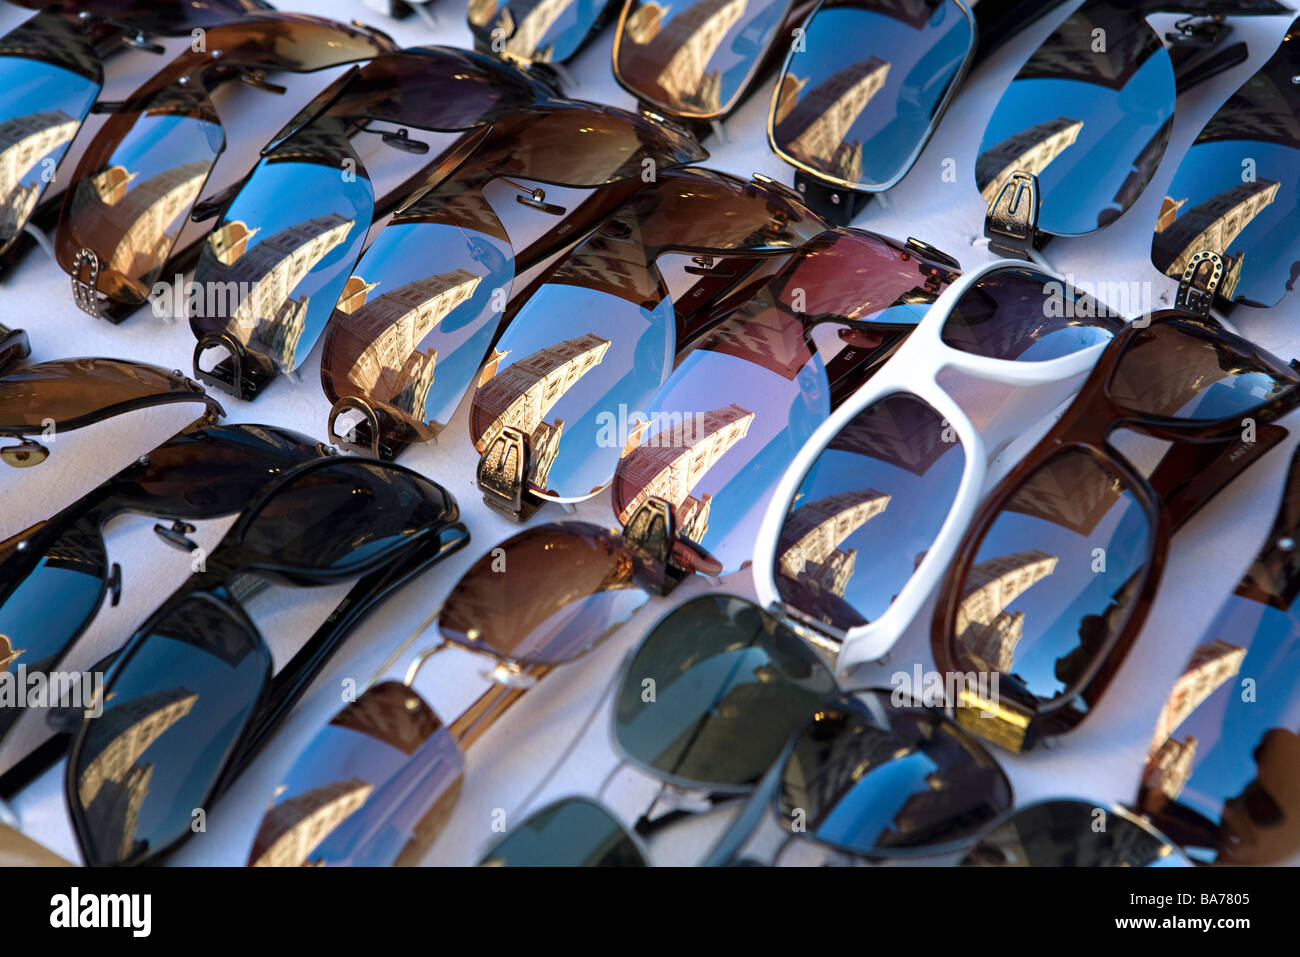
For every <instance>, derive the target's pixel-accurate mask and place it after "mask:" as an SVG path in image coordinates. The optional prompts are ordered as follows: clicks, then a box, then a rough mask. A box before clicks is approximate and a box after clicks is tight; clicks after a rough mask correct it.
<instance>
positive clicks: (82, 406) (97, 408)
mask: <svg viewBox="0 0 1300 957" xmlns="http://www.w3.org/2000/svg"><path fill="white" fill-rule="evenodd" d="M30 351H31V350H30V346H29V345H28V342H27V334H26V333H25V332H23V331H22V330H21V329H17V330H15V329H9V328H8V327H6V326H2V325H0V436H2V437H10V438H15V439H17V440H18V442H17V443H16V444H14V445H6V446H4V447H0V461H3V462H4V463H5V464H6V465H10V466H13V467H15V468H30V467H31V466H34V465H39V464H40V463H41V462H44V461H45V459H46V458H47V457H48V456H49V449H48V448H47V447H46V446H44V445H42V444H41V443H40V442H39V441H37V439H36V438H33V436H42V435H50V434H56V435H57V434H58V433H59V432H70V431H72V430H73V429H80V428H83V427H84V426H87V425H94V424H95V423H96V422H102V421H103V420H104V419H108V418H112V417H113V416H115V415H124V414H126V413H127V412H134V411H136V410H138V409H147V408H151V407H153V406H159V405H168V404H171V403H174V402H197V403H200V404H201V405H202V406H203V408H204V411H203V414H202V415H201V416H200V417H199V419H198V420H197V422H196V424H201V425H212V424H213V423H215V422H216V421H217V420H218V419H220V418H221V417H222V416H223V415H225V414H226V413H225V410H224V409H223V408H222V407H221V405H220V404H219V403H218V402H217V401H216V400H215V399H213V398H211V397H210V396H207V395H205V394H204V392H203V386H201V385H199V384H198V383H197V382H193V381H191V380H189V379H187V378H185V376H183V375H182V374H181V373H180V372H179V371H175V370H173V371H170V372H169V371H168V370H166V369H161V368H159V367H158V366H151V365H146V364H145V363H142V362H128V361H126V360H124V359H90V358H82V359H56V360H53V361H50V362H37V363H33V364H32V365H28V366H17V363H19V362H20V361H21V360H22V359H24V358H26V357H27V356H28V355H29V354H30Z"/></svg>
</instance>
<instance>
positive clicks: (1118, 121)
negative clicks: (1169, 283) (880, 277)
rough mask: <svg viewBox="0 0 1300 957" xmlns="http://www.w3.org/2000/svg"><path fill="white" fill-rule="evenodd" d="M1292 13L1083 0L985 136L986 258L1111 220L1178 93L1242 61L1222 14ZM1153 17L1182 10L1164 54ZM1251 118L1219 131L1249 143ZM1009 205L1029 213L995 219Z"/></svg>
mask: <svg viewBox="0 0 1300 957" xmlns="http://www.w3.org/2000/svg"><path fill="white" fill-rule="evenodd" d="M1290 12H1291V11H1290V8H1289V7H1286V6H1284V5H1283V4H1281V3H1278V2H1276V0H1186V2H1177V0H1173V2H1171V0H1136V2H1133V0H1087V2H1085V3H1084V4H1083V5H1082V6H1080V7H1079V8H1078V9H1077V10H1075V11H1074V12H1073V13H1071V14H1070V16H1069V17H1067V18H1066V20H1065V21H1064V22H1063V23H1062V24H1061V25H1060V26H1059V27H1057V29H1056V30H1055V31H1054V32H1053V33H1052V34H1051V36H1049V37H1048V38H1047V40H1045V41H1044V42H1043V45H1042V46H1040V47H1039V48H1038V50H1037V51H1035V53H1034V54H1033V56H1031V57H1030V58H1029V60H1028V61H1027V62H1026V63H1025V65H1024V66H1023V67H1022V68H1021V69H1020V72H1019V73H1017V74H1016V77H1015V79H1014V80H1013V81H1012V82H1011V85H1010V86H1009V87H1008V88H1007V91H1006V92H1005V93H1004V94H1003V96H1002V99H1001V100H1000V101H999V102H998V105H997V108H996V109H995V110H994V112H993V115H992V117H991V118H990V119H989V123H988V127H987V128H986V129H985V131H984V139H983V141H982V142H981V143H980V148H979V156H978V158H977V159H976V162H975V184H976V187H977V188H978V189H979V191H980V195H981V197H982V198H983V199H984V202H985V203H987V204H988V206H989V220H988V221H987V222H986V226H985V234H986V235H987V236H988V237H989V239H990V242H991V244H992V245H993V247H994V249H995V251H997V252H1000V253H1002V254H1004V255H1008V254H1010V255H1017V256H1022V257H1030V256H1032V255H1033V251H1034V250H1035V249H1041V248H1042V247H1043V246H1044V245H1045V244H1046V242H1047V241H1048V239H1050V238H1051V237H1052V236H1082V235H1086V234H1088V233H1091V232H1094V231H1096V230H1098V229H1101V228H1102V227H1104V226H1107V225H1109V224H1110V223H1111V222H1113V221H1114V220H1116V219H1117V218H1119V216H1120V215H1122V214H1123V213H1124V211H1125V210H1127V209H1128V208H1129V207H1130V206H1132V205H1133V203H1134V202H1136V201H1137V198H1138V196H1140V195H1141V194H1142V191H1143V190H1144V189H1145V188H1146V185H1147V183H1148V182H1150V180H1151V177H1152V176H1154V175H1155V171H1156V169H1157V168H1158V167H1159V165H1160V160H1161V158H1162V157H1163V156H1164V152H1165V147H1166V146H1167V145H1168V142H1169V135H1170V132H1171V130H1172V128H1173V118H1174V107H1175V101H1176V99H1177V98H1178V96H1179V94H1181V93H1183V92H1185V91H1186V90H1188V89H1190V88H1191V87H1193V86H1195V85H1196V84H1199V83H1201V82H1203V81H1205V80H1207V79H1209V78H1210V77H1212V76H1214V75H1216V74H1217V73H1219V72H1221V71H1223V70H1225V69H1228V68H1229V67H1232V66H1235V65H1237V64H1238V63H1241V62H1242V61H1243V60H1245V59H1246V56H1247V50H1246V44H1245V43H1243V42H1238V43H1233V44H1227V43H1226V41H1227V39H1228V37H1229V36H1230V34H1231V32H1232V26H1231V24H1230V23H1228V22H1226V19H1225V18H1229V17H1235V16H1267V15H1274V14H1286V13H1290ZM1153 13H1181V14H1186V18H1185V19H1184V20H1182V21H1180V22H1179V24H1178V27H1177V30H1176V32H1173V33H1170V34H1168V35H1167V36H1166V38H1165V39H1166V40H1167V41H1168V43H1169V46H1168V48H1166V46H1165V44H1164V43H1162V42H1161V39H1160V37H1159V36H1157V35H1156V32H1155V31H1154V30H1153V29H1152V28H1151V26H1150V24H1148V23H1147V21H1146V18H1147V17H1148V16H1150V15H1151V14H1153ZM1225 119H1226V118H1225ZM1252 123H1253V115H1251V114H1247V113H1245V112H1244V111H1243V112H1240V113H1238V114H1236V115H1235V116H1234V117H1232V118H1231V119H1230V120H1229V121H1228V122H1227V123H1226V124H1224V125H1225V126H1227V127H1231V128H1232V129H1233V130H1234V133H1233V134H1232V135H1233V138H1235V136H1236V134H1237V133H1240V134H1241V135H1242V136H1243V137H1245V138H1249V137H1250V136H1251V128H1252ZM1235 171H1236V172H1235V175H1237V176H1239V177H1240V175H1241V173H1242V166H1241V161H1240V160H1237V161H1236V164H1235ZM1017 209H1022V210H1032V216H1031V217H1030V218H1029V220H1028V221H1027V222H1026V221H1024V220H1020V221H1018V222H1015V223H1014V224H1011V225H1008V224H1006V223H1003V222H1001V220H1002V219H1004V218H1005V217H1006V215H1007V214H1008V213H1011V212H1013V211H1015V210H1017ZM1202 248H1205V243H1204V242H1200V243H1198V244H1197V246H1196V249H1195V250H1193V252H1196V251H1199V250H1200V249H1202Z"/></svg>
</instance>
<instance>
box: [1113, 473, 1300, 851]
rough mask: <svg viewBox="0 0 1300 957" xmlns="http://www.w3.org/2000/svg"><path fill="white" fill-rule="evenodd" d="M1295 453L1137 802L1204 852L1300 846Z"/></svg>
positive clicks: (1187, 679)
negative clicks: (1263, 532)
mask: <svg viewBox="0 0 1300 957" xmlns="http://www.w3.org/2000/svg"><path fill="white" fill-rule="evenodd" d="M1297 542H1300V454H1296V455H1293V456H1292V459H1291V464H1290V468H1289V470H1288V472H1287V476H1286V479H1285V482H1284V484H1283V489H1282V500H1281V504H1280V506H1279V508H1278V513H1277V517H1276V519H1275V520H1274V522H1273V525H1272V528H1271V530H1270V531H1269V534H1268V537H1267V538H1266V539H1265V541H1264V544H1263V546H1262V547H1261V548H1260V550H1259V554H1258V555H1257V556H1256V557H1255V560H1254V561H1253V562H1252V563H1251V565H1250V568H1249V569H1247V571H1246V573H1245V575H1243V576H1242V579H1241V582H1240V584H1238V585H1237V588H1236V590H1235V591H1234V592H1233V594H1232V595H1231V596H1229V597H1228V598H1227V600H1226V601H1225V602H1224V604H1223V607H1222V608H1221V609H1220V611H1219V613H1218V614H1217V615H1216V616H1215V617H1214V618H1213V619H1212V620H1211V622H1210V624H1209V626H1208V627H1207V628H1206V629H1205V631H1204V633H1203V634H1202V635H1201V637H1200V641H1199V643H1198V644H1197V646H1196V648H1195V650H1194V651H1193V652H1192V654H1191V657H1190V658H1189V660H1188V662H1187V665H1186V667H1185V668H1184V669H1183V672H1182V674H1181V675H1180V676H1179V678H1178V679H1177V681H1175V682H1174V685H1173V687H1172V688H1171V689H1170V691H1169V696H1168V698H1167V699H1166V701H1165V704H1164V706H1163V707H1162V708H1161V710H1160V716H1159V719H1158V720H1157V723H1156V729H1155V734H1154V735H1153V737H1152V740H1151V747H1150V752H1149V755H1148V758H1147V764H1146V768H1145V770H1144V772H1143V775H1142V781H1141V784H1140V786H1139V788H1138V795H1137V800H1136V802H1135V804H1134V807H1135V808H1136V809H1137V810H1138V811H1140V812H1142V813H1143V814H1145V815H1146V816H1147V817H1148V818H1149V819H1150V820H1151V822H1152V823H1153V824H1154V825H1155V826H1157V827H1159V828H1160V829H1161V830H1162V831H1164V832H1165V833H1166V834H1168V835H1169V836H1170V837H1171V838H1172V839H1173V840H1175V841H1177V842H1178V843H1179V844H1181V845H1182V846H1183V848H1184V849H1185V850H1186V851H1187V853H1188V855H1189V856H1191V857H1192V858H1193V859H1194V860H1196V861H1198V862H1201V863H1217V864H1228V865H1233V864H1281V863H1284V862H1286V861H1288V860H1292V859H1294V857H1295V854H1296V853H1297V851H1300V789H1297V786H1296V781H1297V769H1298V768H1300V761H1298V760H1297V755H1300V618H1298V617H1297V615H1298V614H1300V609H1297V608H1296V607H1295V599H1296V596H1297V594H1300V566H1298V565H1297V545H1296V543H1297Z"/></svg>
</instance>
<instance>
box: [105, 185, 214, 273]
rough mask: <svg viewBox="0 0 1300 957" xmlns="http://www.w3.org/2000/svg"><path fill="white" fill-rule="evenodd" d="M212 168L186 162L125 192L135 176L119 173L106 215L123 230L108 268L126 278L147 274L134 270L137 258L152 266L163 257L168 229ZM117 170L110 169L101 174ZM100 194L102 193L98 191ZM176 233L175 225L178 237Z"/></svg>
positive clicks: (140, 270)
mask: <svg viewBox="0 0 1300 957" xmlns="http://www.w3.org/2000/svg"><path fill="white" fill-rule="evenodd" d="M211 168H212V164H211V163H209V162H207V161H204V160H200V161H198V162H195V163H186V164H185V165H183V166H176V167H173V168H172V169H169V170H167V171H166V172H163V173H159V174H158V175H157V176H152V177H150V178H149V179H147V180H145V181H144V182H142V183H140V184H139V185H136V186H134V187H132V188H130V189H127V184H128V183H130V182H131V180H133V179H134V178H135V175H136V174H134V173H130V174H127V173H126V171H125V170H122V174H123V176H124V179H123V177H117V178H116V179H115V180H114V183H115V184H116V183H118V180H121V182H120V185H112V186H110V187H109V188H110V191H111V193H112V195H113V196H114V197H115V199H114V201H111V202H110V201H108V200H106V202H108V207H109V209H108V210H106V211H105V215H106V216H107V217H108V218H109V219H110V220H111V221H112V222H113V223H115V224H116V225H117V226H118V227H119V228H121V229H122V238H121V240H120V241H119V242H118V244H117V247H116V248H115V249H114V250H113V253H112V256H111V257H110V258H109V268H111V269H114V270H116V271H118V272H120V273H123V274H125V275H128V276H134V275H137V274H139V273H145V272H149V271H150V270H149V269H148V268H143V269H139V268H136V266H135V263H136V261H137V259H142V260H144V261H145V262H146V263H147V264H149V265H152V264H154V263H155V262H157V261H159V260H161V259H162V258H163V255H164V253H165V250H166V246H167V245H169V244H170V240H171V238H172V237H171V235H170V234H169V233H168V232H167V227H169V226H171V225H172V224H173V223H175V222H176V221H177V219H178V218H179V217H180V216H181V215H182V214H184V213H185V212H186V211H187V210H188V209H189V208H190V206H192V205H193V203H194V200H195V199H197V198H198V195H199V191H200V190H201V189H203V183H204V182H205V181H206V180H207V178H208V172H209V170H210V169H211ZM120 169H121V167H113V168H111V169H109V170H106V171H105V172H104V173H103V174H101V175H102V176H106V175H108V174H109V173H112V172H113V171H114V170H120ZM119 189H121V190H125V195H124V196H122V195H119V193H118V190H119ZM100 195H101V196H103V195H104V194H103V193H102V192H101V193H100ZM179 232H180V226H179V225H178V226H177V234H179Z"/></svg>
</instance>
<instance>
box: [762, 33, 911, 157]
mask: <svg viewBox="0 0 1300 957" xmlns="http://www.w3.org/2000/svg"><path fill="white" fill-rule="evenodd" d="M888 76H889V64H888V63H886V62H885V61H884V60H882V59H880V58H879V57H874V56H873V57H868V58H867V59H865V60H860V61H858V62H857V63H854V64H851V65H850V66H847V67H845V68H844V69H842V70H840V71H838V72H837V73H835V74H833V75H832V76H830V77H828V78H827V79H825V80H823V81H822V82H821V83H819V84H817V86H815V87H814V88H813V89H812V90H811V91H810V92H809V93H808V94H807V95H806V96H804V97H803V99H801V100H799V101H798V103H797V104H796V105H795V106H794V107H793V108H792V109H791V110H790V112H789V115H788V116H786V118H785V119H784V120H782V121H781V122H780V123H779V124H778V125H777V127H776V130H775V132H776V135H777V139H778V140H779V141H780V142H782V143H784V144H785V148H786V149H787V150H789V152H790V153H791V154H792V155H793V156H794V157H795V158H797V159H801V160H804V161H805V162H811V163H816V164H818V165H819V166H820V167H821V168H822V169H825V170H828V171H830V172H833V173H835V175H837V176H840V177H842V178H844V179H848V180H851V181H853V182H857V181H858V180H860V179H861V178H862V143H861V142H860V141H856V140H855V141H854V142H852V143H850V142H849V141H848V136H849V134H850V133H851V132H852V131H853V124H854V123H856V122H857V121H858V117H859V116H861V115H862V111H863V110H865V109H866V108H867V104H868V103H870V102H871V99H872V97H874V96H875V95H876V94H877V93H879V92H880V90H881V88H882V87H883V86H884V85H885V80H886V78H887V77H888ZM800 82H803V81H800Z"/></svg>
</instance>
